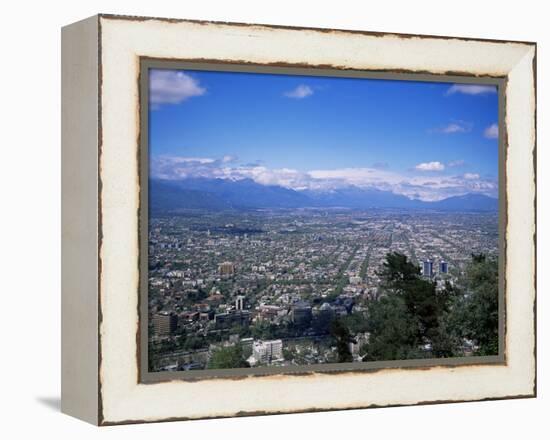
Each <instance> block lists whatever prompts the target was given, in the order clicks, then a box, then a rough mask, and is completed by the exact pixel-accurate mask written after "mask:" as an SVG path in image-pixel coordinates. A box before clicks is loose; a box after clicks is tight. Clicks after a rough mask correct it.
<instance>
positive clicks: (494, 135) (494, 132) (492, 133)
mask: <svg viewBox="0 0 550 440" xmlns="http://www.w3.org/2000/svg"><path fill="white" fill-rule="evenodd" d="M483 136H485V137H486V138H487V139H498V124H491V125H489V126H488V127H487V128H486V129H485V131H483Z"/></svg>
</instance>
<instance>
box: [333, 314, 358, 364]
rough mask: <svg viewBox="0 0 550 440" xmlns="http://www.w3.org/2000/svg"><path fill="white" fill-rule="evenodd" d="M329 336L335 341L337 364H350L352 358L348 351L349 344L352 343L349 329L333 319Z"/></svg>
mask: <svg viewBox="0 0 550 440" xmlns="http://www.w3.org/2000/svg"><path fill="white" fill-rule="evenodd" d="M330 334H331V335H332V337H333V338H334V340H335V344H336V352H337V353H338V362H352V361H353V356H352V355H351V352H350V350H349V343H350V342H354V339H353V337H352V336H351V333H350V332H349V329H348V328H347V327H346V326H345V325H344V324H343V323H342V321H340V320H339V319H335V320H334V321H332V322H331V324H330Z"/></svg>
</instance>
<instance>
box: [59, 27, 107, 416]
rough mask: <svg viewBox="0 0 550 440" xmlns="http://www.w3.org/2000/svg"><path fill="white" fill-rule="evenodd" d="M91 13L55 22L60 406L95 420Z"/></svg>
mask: <svg viewBox="0 0 550 440" xmlns="http://www.w3.org/2000/svg"><path fill="white" fill-rule="evenodd" d="M98 37H99V33H98V17H90V18H88V19H86V20H83V21H80V22H77V23H74V24H72V25H69V26H66V27H64V28H63V30H62V34H61V45H62V61H61V64H62V110H61V114H62V117H61V119H62V128H61V143H62V159H61V160H62V179H61V183H62V257H61V260H62V264H61V266H62V311H61V312H62V313H61V316H62V322H61V341H62V343H61V345H62V349H61V411H62V412H64V413H65V414H69V415H71V416H74V417H77V418H79V419H82V420H84V421H87V422H89V423H92V424H94V425H97V424H98V423H99V417H98V415H99V409H98V405H99V396H98V370H99V367H98V364H99V362H98V361H99V359H98V356H99V352H98V348H99V344H98V309H99V307H98V286H99V283H98V243H99V237H98V231H99V222H98V200H99V198H98V193H99V191H98V132H99V125H98V121H99V110H98V79H99V63H98V47H99V46H98V41H99V39H98Z"/></svg>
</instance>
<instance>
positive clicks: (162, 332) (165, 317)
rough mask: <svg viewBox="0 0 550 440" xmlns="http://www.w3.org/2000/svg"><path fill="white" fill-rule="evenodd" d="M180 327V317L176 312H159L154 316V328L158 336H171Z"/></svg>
mask: <svg viewBox="0 0 550 440" xmlns="http://www.w3.org/2000/svg"><path fill="white" fill-rule="evenodd" d="M177 327H178V317H177V316H176V315H175V314H174V313H170V312H159V313H157V314H156V315H154V316H153V330H154V331H155V335H156V336H170V335H171V334H172V333H174V332H175V331H176V329H177Z"/></svg>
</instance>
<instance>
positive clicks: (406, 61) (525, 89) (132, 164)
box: [62, 15, 536, 425]
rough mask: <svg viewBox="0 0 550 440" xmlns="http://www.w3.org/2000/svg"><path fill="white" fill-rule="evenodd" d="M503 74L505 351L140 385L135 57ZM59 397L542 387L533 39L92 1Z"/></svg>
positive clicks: (67, 160) (69, 146)
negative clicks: (277, 20)
mask: <svg viewBox="0 0 550 440" xmlns="http://www.w3.org/2000/svg"><path fill="white" fill-rule="evenodd" d="M144 58H147V59H158V60H175V61H178V60H185V61H195V62H204V61H205V60H208V62H220V63H234V64H241V65H243V64H244V65H259V66H274V67H275V66H296V67H302V68H312V69H315V68H331V69H338V70H343V71H344V70H350V71H369V72H379V73H406V74H429V75H459V76H464V77H469V78H486V77H491V78H499V79H501V80H502V81H503V82H504V84H505V92H504V103H503V106H504V107H503V108H504V115H503V117H504V121H505V126H506V131H505V132H506V138H505V141H504V143H505V158H506V160H505V164H504V166H505V171H504V172H505V175H506V180H505V181H506V187H505V189H504V191H505V199H506V225H505V247H506V252H505V258H506V261H505V265H504V267H505V273H504V274H502V275H503V277H504V280H505V283H504V289H505V290H504V295H503V297H504V304H503V307H504V308H505V313H504V316H505V329H506V332H505V344H504V346H505V356H504V357H503V361H502V362H499V363H490V364H478V365H432V366H420V367H419V366H410V367H405V366H402V367H394V368H381V369H376V370H361V371H359V370H358V371H353V370H349V371H338V372H331V373H327V372H310V373H308V374H300V375H296V374H285V373H280V374H270V375H263V376H255V375H253V374H252V375H249V376H247V377H240V378H238V380H236V379H235V378H230V377H229V378H222V377H220V378H210V379H204V380H177V379H176V380H169V381H160V382H155V383H143V382H142V381H141V376H140V365H139V364H140V354H139V353H140V344H139V337H138V335H139V332H140V326H139V308H140V299H139V298H140V295H139V291H140V240H139V234H140V225H139V210H140V197H141V196H140V191H141V188H140V173H139V170H140V160H141V159H140V142H139V140H140V100H139V98H140V93H139V75H140V60H141V59H144ZM62 75H63V78H62V93H63V95H62V106H63V107H62V123H63V126H62V192H63V194H62V205H63V206H62V221H63V243H62V288H63V291H62V410H63V412H65V413H67V414H70V415H73V416H75V417H78V418H80V419H83V420H85V421H88V422H90V423H93V424H97V425H112V424H122V423H137V422H156V421H166V420H188V419H200V418H213V417H233V416H246V415H257V414H276V413H292V412H305V411H324V410H336V409H350V408H369V407H380V406H396V405H416V404H423V403H440V402H459V401H478V400H488V399H505V398H518V397H534V396H535V395H536V334H535V304H536V290H535V286H536V284H535V281H536V273H535V267H536V265H535V260H536V248H535V236H536V217H535V203H536V175H535V160H536V127H535V113H536V45H535V44H534V43H529V42H508V41H492V40H475V39H462V38H452V37H448V38H444V37H431V36H416V35H415V36H411V35H398V34H380V33H370V32H357V31H345V30H326V29H306V28H290V27H275V26H263V25H248V24H236V23H213V22H197V21H186V20H172V19H160V18H142V17H124V16H111V15H98V16H94V17H91V18H88V19H86V20H83V21H81V22H78V23H74V24H72V25H68V26H66V27H65V28H63V32H62Z"/></svg>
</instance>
